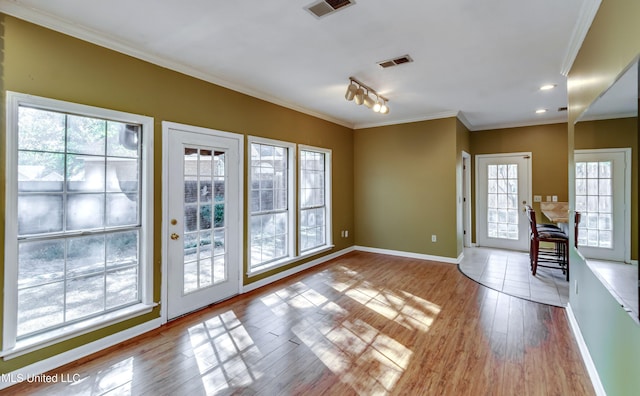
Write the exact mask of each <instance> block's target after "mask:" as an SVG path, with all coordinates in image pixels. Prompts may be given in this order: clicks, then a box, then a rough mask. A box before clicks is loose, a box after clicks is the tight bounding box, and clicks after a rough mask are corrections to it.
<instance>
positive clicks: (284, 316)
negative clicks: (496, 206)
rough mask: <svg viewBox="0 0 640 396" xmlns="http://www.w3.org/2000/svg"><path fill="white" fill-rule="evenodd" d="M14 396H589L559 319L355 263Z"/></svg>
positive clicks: (302, 278)
mask: <svg viewBox="0 0 640 396" xmlns="http://www.w3.org/2000/svg"><path fill="white" fill-rule="evenodd" d="M56 373H58V374H73V373H78V374H80V376H81V381H79V382H77V383H72V384H61V383H58V384H43V383H23V384H18V385H15V386H13V387H11V388H9V389H7V390H5V391H4V393H6V392H9V393H7V394H11V395H47V396H49V395H65V396H71V395H75V394H86V395H107V394H133V395H153V396H155V395H169V394H173V395H183V394H184V395H189V396H197V395H213V394H222V395H275V394H284V395H341V396H342V395H369V394H383V395H384V394H389V395H436V394H437V395H450V394H454V395H516V394H517V395H548V394H549V395H550V394H579V395H592V394H594V391H593V388H592V386H591V383H590V382H589V377H588V375H587V372H586V369H585V367H584V364H583V362H582V361H581V356H580V353H579V351H578V348H577V344H576V342H575V340H574V339H573V336H572V334H571V332H570V330H569V327H568V322H567V320H566V316H565V313H564V310H563V309H561V308H556V307H549V306H546V305H542V304H538V303H533V302H530V301H526V300H520V299H518V298H516V297H511V296H508V295H506V294H502V293H499V292H496V291H495V290H491V289H487V288H485V287H483V286H480V285H478V284H477V283H475V282H473V281H471V280H470V279H468V278H467V277H466V276H464V275H463V274H461V273H460V272H459V271H458V270H457V268H456V267H455V266H453V265H450V264H443V263H436V262H430V261H424V260H418V259H411V258H401V257H394V256H388V255H380V254H373V253H365V252H352V253H349V254H347V255H344V256H342V257H339V258H337V259H334V260H331V261H329V262H327V263H325V264H322V265H319V266H316V267H315V268H313V269H311V270H307V271H305V272H302V273H300V274H297V275H294V276H292V277H289V278H287V279H284V280H281V281H278V282H276V283H274V284H271V285H268V286H265V287H263V288H260V289H257V290H254V291H252V292H250V293H246V294H244V295H241V296H237V297H234V298H232V299H230V300H227V301H225V302H223V303H220V304H217V305H213V306H210V307H208V308H205V309H203V310H200V311H198V312H195V313H193V314H190V315H187V316H185V317H182V318H179V319H177V320H174V321H172V322H170V323H168V324H166V325H165V326H162V327H161V328H160V329H157V330H154V331H152V332H149V333H147V334H144V335H142V336H140V337H136V338H134V339H132V340H129V341H127V342H124V343H122V344H120V345H118V346H116V347H112V348H109V349H107V350H104V351H101V352H99V353H96V354H94V355H92V356H89V357H86V358H83V359H80V360H78V361H77V362H73V363H71V364H68V365H66V366H63V367H60V368H59V369H57V370H54V371H52V372H51V373H50V374H56Z"/></svg>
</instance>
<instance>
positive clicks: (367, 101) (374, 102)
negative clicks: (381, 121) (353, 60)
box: [344, 77, 389, 114]
mask: <svg viewBox="0 0 640 396" xmlns="http://www.w3.org/2000/svg"><path fill="white" fill-rule="evenodd" d="M349 81H350V82H349V86H348V87H347V92H346V93H345V94H344V98H345V99H346V100H348V101H352V100H353V101H354V102H355V103H356V104H357V105H361V104H364V105H365V106H366V107H367V108H369V109H372V110H373V111H374V112H376V113H380V114H389V106H388V105H387V102H388V101H389V100H388V99H387V98H385V97H384V96H382V95H380V94H379V93H377V92H376V91H374V90H373V89H371V88H370V87H368V86H366V85H364V84H363V83H361V82H360V81H358V80H356V79H355V78H354V77H349ZM374 98H375V99H374Z"/></svg>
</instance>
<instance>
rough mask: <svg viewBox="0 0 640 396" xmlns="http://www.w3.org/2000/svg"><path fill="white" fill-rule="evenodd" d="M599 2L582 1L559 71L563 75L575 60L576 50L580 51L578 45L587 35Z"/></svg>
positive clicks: (596, 0)
mask: <svg viewBox="0 0 640 396" xmlns="http://www.w3.org/2000/svg"><path fill="white" fill-rule="evenodd" d="M600 3H602V0H584V2H583V3H582V7H581V8H580V14H579V15H578V21H577V22H576V24H575V26H574V27H573V32H572V33H571V39H570V40H569V46H568V47H567V52H566V53H565V56H564V61H563V62H562V68H561V69H560V73H562V75H563V76H565V77H566V76H567V75H569V71H570V70H571V67H572V66H573V62H574V61H575V60H576V56H578V51H580V47H582V42H583V41H584V39H585V37H587V32H588V31H589V28H590V27H591V24H592V23H593V19H594V18H595V17H596V13H597V12H598V8H600Z"/></svg>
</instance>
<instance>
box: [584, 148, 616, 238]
mask: <svg viewBox="0 0 640 396" xmlns="http://www.w3.org/2000/svg"><path fill="white" fill-rule="evenodd" d="M612 186H613V179H612V162H611V161H589V162H577V163H576V210H577V211H579V212H581V213H582V219H583V220H582V221H581V222H580V225H579V230H578V246H589V247H595V248H608V249H610V248H613V233H612V232H611V230H613V227H614V224H613V207H612V202H613V188H612Z"/></svg>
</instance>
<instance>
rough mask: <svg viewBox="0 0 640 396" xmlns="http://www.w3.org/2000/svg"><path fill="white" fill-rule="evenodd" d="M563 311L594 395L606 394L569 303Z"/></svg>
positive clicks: (602, 395)
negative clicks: (594, 392) (585, 367)
mask: <svg viewBox="0 0 640 396" xmlns="http://www.w3.org/2000/svg"><path fill="white" fill-rule="evenodd" d="M565 312H566V313H567V319H569V325H570V326H571V331H572V332H573V336H574V337H575V339H576V342H577V343H578V348H579V349H580V354H581V355H582V360H583V361H584V365H585V366H587V372H588V373H589V378H591V383H592V384H593V389H594V390H595V391H596V395H598V396H606V395H607V393H606V392H605V391H604V387H603V386H602V382H601V381H600V376H599V375H598V370H597V369H596V365H595V364H594V363H593V359H591V354H590V353H589V349H588V348H587V344H586V343H585V342H584V338H583V337H582V332H581V331H580V326H579V325H578V321H577V320H576V317H575V315H574V314H573V310H572V309H571V304H567V308H566V309H565Z"/></svg>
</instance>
